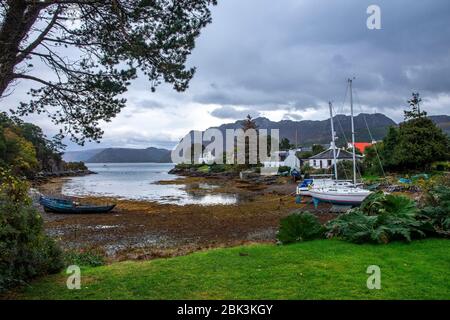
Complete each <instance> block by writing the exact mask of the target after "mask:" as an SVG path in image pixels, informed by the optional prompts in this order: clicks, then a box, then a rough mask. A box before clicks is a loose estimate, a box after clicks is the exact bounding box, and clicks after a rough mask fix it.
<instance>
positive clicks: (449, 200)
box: [420, 186, 450, 238]
mask: <svg viewBox="0 0 450 320" xmlns="http://www.w3.org/2000/svg"><path fill="white" fill-rule="evenodd" d="M420 215H421V216H420V218H421V219H422V221H423V222H424V227H423V229H424V231H425V232H426V233H427V234H430V235H434V236H443V237H447V238H448V237H450V187H447V186H437V187H434V188H432V189H431V190H430V191H429V192H428V193H427V197H426V205H425V207H424V208H423V209H421V211H420Z"/></svg>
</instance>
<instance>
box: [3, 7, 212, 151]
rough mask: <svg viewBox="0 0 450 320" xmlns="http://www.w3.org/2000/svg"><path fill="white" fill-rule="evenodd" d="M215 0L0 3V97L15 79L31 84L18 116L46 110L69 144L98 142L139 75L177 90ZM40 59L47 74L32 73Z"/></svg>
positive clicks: (189, 74) (152, 83)
mask: <svg viewBox="0 0 450 320" xmlns="http://www.w3.org/2000/svg"><path fill="white" fill-rule="evenodd" d="M212 4H216V0H181V1H172V0H64V1H63V0H0V98H2V97H4V96H6V95H8V94H10V93H11V89H12V88H13V86H14V84H15V83H16V82H18V81H31V82H34V83H35V84H37V87H36V88H33V89H32V90H31V91H30V94H31V97H32V100H31V101H30V102H26V101H24V102H23V103H21V105H20V106H19V107H18V109H17V110H16V111H17V112H18V114H19V115H27V114H29V113H33V112H37V113H48V114H49V116H50V117H51V119H52V120H53V121H54V122H55V123H57V124H61V125H63V127H64V129H65V130H64V132H65V133H68V134H70V135H71V136H72V139H73V140H75V141H77V142H79V143H83V142H84V141H85V139H86V138H87V139H89V140H98V139H100V138H101V136H102V134H103V132H102V130H101V129H100V128H99V123H100V121H111V119H112V118H113V117H115V116H116V115H117V113H119V112H120V110H121V109H122V108H123V107H124V106H125V102H126V101H125V100H124V99H123V98H122V97H120V95H121V94H123V93H124V92H125V91H126V90H127V87H128V86H129V85H130V81H131V80H133V79H135V78H136V76H137V73H138V72H139V71H141V73H142V74H143V75H145V76H146V77H148V80H149V82H150V86H149V87H150V89H151V90H155V87H156V86H157V85H158V84H160V83H161V82H162V81H165V82H167V83H171V84H172V85H173V87H174V89H175V90H177V91H184V90H185V89H186V88H187V87H188V84H189V81H190V80H191V78H192V77H193V75H194V72H195V68H187V67H186V66H185V64H186V59H187V57H188V55H189V54H190V53H191V51H192V50H193V48H194V45H195V39H196V38H197V37H198V36H199V34H200V31H201V29H202V28H203V27H205V26H206V25H207V24H208V23H209V22H210V21H211V14H210V9H209V6H210V5H212ZM36 60H40V61H42V62H43V64H44V65H46V66H47V67H48V68H49V71H50V72H49V73H50V74H52V76H51V77H48V76H47V77H45V75H48V74H49V73H48V72H41V73H39V74H37V73H33V72H32V71H33V64H34V61H36Z"/></svg>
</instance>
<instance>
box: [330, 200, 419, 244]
mask: <svg viewBox="0 0 450 320" xmlns="http://www.w3.org/2000/svg"><path fill="white" fill-rule="evenodd" d="M418 218H419V214H418V209H417V207H416V204H415V202H414V201H413V200H411V199H409V198H407V197H404V196H396V195H385V194H384V193H383V192H377V193H374V194H372V195H370V196H369V197H367V199H366V200H365V201H364V202H363V203H362V205H361V207H360V208H355V209H352V210H350V211H349V212H348V213H347V214H344V215H341V216H340V217H338V218H336V219H335V220H333V221H331V222H329V223H328V224H327V229H328V236H329V237H340V238H342V239H344V240H347V241H350V242H354V243H365V242H369V243H388V242H390V241H394V240H406V241H411V240H412V238H413V237H416V236H417V237H423V236H425V233H424V232H423V231H422V230H421V229H422V226H423V222H421V221H419V219H418Z"/></svg>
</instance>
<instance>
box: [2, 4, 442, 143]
mask: <svg viewBox="0 0 450 320" xmlns="http://www.w3.org/2000/svg"><path fill="white" fill-rule="evenodd" d="M371 4H376V5H378V6H379V7H380V8H381V24H382V25H381V27H382V29H381V30H369V29H368V28H367V26H366V20H367V18H368V14H367V13H366V10H367V7H368V6H369V5H371ZM449 21H450V1H448V0H432V1H413V0H386V1H379V0H371V1H365V0H333V1H331V0H330V1H325V0H321V1H319V0H276V1H275V0H219V5H218V6H216V7H214V8H213V22H212V24H210V25H209V26H208V27H207V28H206V29H204V30H203V32H202V35H201V36H200V38H199V39H198V41H197V46H196V48H195V50H194V53H193V55H192V56H191V57H190V59H189V65H193V66H196V67H197V73H196V75H195V78H194V79H193V80H192V82H191V85H190V88H189V89H188V91H186V92H184V93H176V92H175V91H173V90H172V89H171V87H170V86H168V85H162V86H160V87H159V88H158V89H157V91H156V93H152V92H151V91H150V86H149V83H147V81H146V79H145V78H144V77H142V78H140V79H138V80H136V81H135V82H134V83H133V85H132V87H130V90H129V92H128V93H127V94H126V98H127V99H128V106H127V108H126V109H124V110H123V111H122V113H121V114H120V115H119V116H118V117H117V118H116V119H114V120H113V122H112V123H110V124H107V125H105V126H104V129H105V136H104V139H103V142H102V144H101V145H99V146H101V147H110V146H116V147H118V146H120V147H149V146H157V147H173V146H174V145H175V143H176V142H177V141H178V139H180V138H181V137H182V136H184V135H185V134H186V133H187V132H188V131H189V130H192V129H195V130H204V129H206V128H208V127H210V126H216V125H220V124H222V123H225V122H232V121H235V120H238V119H241V118H243V117H244V116H245V115H246V114H248V113H249V114H251V115H253V116H265V117H268V118H269V119H271V120H274V121H278V120H281V119H292V120H301V119H313V120H315V119H325V118H327V117H328V110H327V103H328V101H329V100H332V101H334V103H335V105H336V109H337V110H338V111H344V112H346V113H348V112H349V110H348V105H347V106H345V107H343V99H344V95H345V91H346V79H347V78H348V77H355V78H356V80H355V91H356V111H357V112H358V113H359V112H360V111H361V110H363V111H364V112H369V113H373V112H381V113H384V114H386V115H387V116H389V117H391V118H392V119H394V120H395V121H401V120H402V116H403V113H402V110H403V108H404V107H405V106H406V100H407V99H408V98H409V97H410V96H411V93H412V92H413V91H419V92H420V93H421V96H422V97H423V99H424V102H423V108H424V109H425V110H427V111H428V112H429V114H447V115H448V114H450V22H449ZM36 68H37V69H38V70H34V72H40V73H42V72H45V70H44V69H42V70H40V69H39V68H41V67H40V66H37V67H36ZM28 85H29V83H25V82H24V83H20V84H19V85H18V86H17V87H16V88H15V91H14V93H13V94H12V95H11V96H10V97H8V98H7V99H5V100H3V101H1V102H0V103H1V107H2V109H3V110H4V109H5V108H6V106H8V108H9V107H12V106H14V105H17V103H18V101H20V100H26V99H27V95H26V91H27V90H28V88H29V87H28ZM30 120H31V121H32V122H34V123H36V124H38V125H40V126H42V127H43V128H44V130H45V132H46V133H47V134H48V135H52V134H54V133H56V132H57V128H56V127H55V126H53V125H52V124H51V123H50V122H49V120H48V119H46V118H45V117H43V116H42V117H38V116H33V117H32V118H31V119H30ZM92 147H98V145H93V144H88V145H87V147H85V148H92ZM69 149H70V150H78V149H81V148H80V147H78V146H76V145H73V144H69Z"/></svg>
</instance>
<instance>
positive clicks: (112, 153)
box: [85, 148, 172, 163]
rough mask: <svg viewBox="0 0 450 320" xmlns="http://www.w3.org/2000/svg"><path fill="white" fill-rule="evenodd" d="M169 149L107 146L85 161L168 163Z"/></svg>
mask: <svg viewBox="0 0 450 320" xmlns="http://www.w3.org/2000/svg"><path fill="white" fill-rule="evenodd" d="M170 155H171V151H170V150H166V149H158V148H147V149H127V148H109V149H104V150H102V151H101V152H99V153H96V154H95V155H93V156H92V157H90V158H88V159H87V160H86V161H85V162H86V163H139V162H141V163H145V162H154V163H169V162H172V160H171V156H170Z"/></svg>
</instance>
